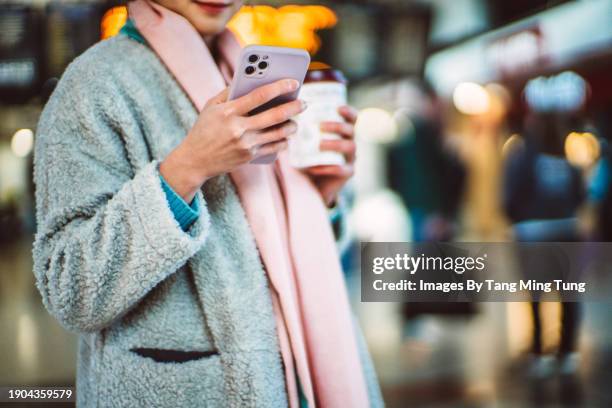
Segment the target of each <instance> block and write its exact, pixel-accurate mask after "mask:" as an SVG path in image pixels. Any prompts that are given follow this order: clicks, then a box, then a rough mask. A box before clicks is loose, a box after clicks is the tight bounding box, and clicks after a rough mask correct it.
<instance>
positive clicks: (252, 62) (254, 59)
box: [249, 54, 259, 64]
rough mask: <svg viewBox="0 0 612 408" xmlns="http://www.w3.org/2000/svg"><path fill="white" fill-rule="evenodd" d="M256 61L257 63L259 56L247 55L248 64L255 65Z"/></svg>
mask: <svg viewBox="0 0 612 408" xmlns="http://www.w3.org/2000/svg"><path fill="white" fill-rule="evenodd" d="M257 61H259V56H258V55H255V54H253V55H249V62H250V63H251V64H254V63H256V62H257Z"/></svg>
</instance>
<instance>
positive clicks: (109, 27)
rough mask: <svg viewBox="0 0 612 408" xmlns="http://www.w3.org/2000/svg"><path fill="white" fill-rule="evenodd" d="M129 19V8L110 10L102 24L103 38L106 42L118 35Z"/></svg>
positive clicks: (119, 7) (103, 18) (121, 7)
mask: <svg viewBox="0 0 612 408" xmlns="http://www.w3.org/2000/svg"><path fill="white" fill-rule="evenodd" d="M127 18H128V12H127V7H125V6H117V7H113V8H111V9H109V10H108V11H107V12H106V13H104V15H103V16H102V22H101V23H100V32H101V33H102V35H101V38H102V39H103V40H106V39H107V38H110V37H113V36H115V35H117V34H118V33H119V30H121V27H123V25H124V24H125V22H126V21H127Z"/></svg>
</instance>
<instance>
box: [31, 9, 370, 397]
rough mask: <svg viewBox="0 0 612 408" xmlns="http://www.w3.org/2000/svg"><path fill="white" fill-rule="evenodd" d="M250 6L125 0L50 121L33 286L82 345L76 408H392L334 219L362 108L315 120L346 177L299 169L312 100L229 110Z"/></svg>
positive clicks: (248, 101)
mask: <svg viewBox="0 0 612 408" xmlns="http://www.w3.org/2000/svg"><path fill="white" fill-rule="evenodd" d="M240 6H241V2H240V1H228V0H210V1H207V2H196V1H191V0H173V1H170V0H159V1H157V2H150V1H145V0H136V1H135V2H131V3H130V4H129V12H130V21H129V24H128V25H127V26H126V28H125V29H124V30H123V33H122V34H121V35H119V36H117V37H115V38H113V39H110V40H107V41H105V42H102V43H100V44H97V45H96V46H94V47H92V48H91V49H90V50H88V51H87V52H86V53H85V54H84V55H82V56H81V57H79V58H78V59H77V60H76V61H75V62H74V63H73V64H72V65H71V66H70V67H69V68H68V69H67V71H66V73H65V74H64V76H63V78H62V79H61V81H60V83H59V84H58V86H57V89H56V90H55V92H54V94H53V96H52V97H51V99H50V101H49V103H48V104H47V106H46V107H45V110H44V112H43V115H42V117H41V120H40V124H39V128H38V137H37V141H36V152H35V180H36V186H37V192H36V194H37V217H38V222H39V231H38V233H37V237H36V242H35V247H34V261H35V274H36V278H37V283H38V287H39V290H40V292H41V294H42V297H43V301H44V303H45V305H46V307H47V308H48V309H49V311H50V312H51V313H52V314H53V315H54V316H55V317H56V318H57V319H58V320H59V321H60V322H61V323H62V324H63V325H64V326H65V327H67V328H68V329H71V330H73V331H76V332H78V333H80V342H79V359H78V378H77V396H78V403H79V405H81V406H104V407H106V406H122V407H123V406H212V407H215V406H231V407H237V406H252V407H276V406H279V407H280V406H291V407H297V406H309V407H315V406H322V407H336V406H343V407H345V406H350V407H359V406H379V405H382V402H381V399H380V392H379V389H378V385H377V383H376V379H375V376H374V374H373V370H372V367H371V364H370V361H369V358H368V355H367V351H366V349H365V348H364V344H363V342H362V340H361V339H360V337H359V335H355V332H353V323H352V321H351V317H350V312H349V308H348V302H347V298H346V293H345V291H344V287H343V281H342V276H341V273H340V268H339V265H338V260H337V254H336V250H335V246H334V241H333V235H332V233H331V228H330V225H329V220H328V218H327V217H328V214H327V213H326V210H325V207H328V208H332V207H334V205H335V203H336V200H337V197H338V193H339V190H340V189H341V187H342V186H343V185H344V183H345V182H346V181H347V179H348V178H349V177H350V175H351V173H352V170H351V168H352V162H353V161H354V152H355V144H354V142H353V140H352V138H353V125H352V124H353V122H354V121H355V113H354V110H353V109H351V108H349V107H344V108H342V109H341V110H340V113H341V115H342V116H343V117H344V118H345V120H346V122H343V123H326V124H323V125H322V126H323V127H324V128H325V130H327V131H331V132H335V133H338V134H339V135H340V136H342V138H341V140H338V141H333V142H329V141H328V142H324V143H322V145H321V147H322V148H323V149H328V150H334V151H338V152H341V153H343V154H345V156H346V158H347V163H348V164H347V165H346V166H342V167H330V166H327V167H318V168H312V169H310V170H308V171H307V172H306V173H301V172H299V171H297V170H296V169H293V168H291V167H290V166H289V165H288V164H287V160H286V157H285V156H284V154H283V153H282V151H283V150H284V149H285V147H286V145H287V138H288V137H290V136H291V135H292V134H293V133H294V132H295V130H296V129H295V124H294V123H293V122H291V120H290V118H291V117H293V116H295V115H297V114H299V113H300V112H301V111H302V110H303V109H304V108H305V107H304V105H303V104H302V102H301V101H295V102H290V103H287V104H284V105H282V106H279V107H276V108H274V109H270V110H268V111H266V112H263V113H260V114H258V115H255V116H251V117H249V116H247V113H248V112H249V111H251V110H252V109H253V108H255V107H257V106H259V105H262V104H263V103H265V102H266V101H269V100H271V99H273V98H275V97H276V96H278V95H281V94H284V93H288V92H291V91H292V90H294V89H295V88H296V86H297V84H296V83H295V82H294V81H291V80H284V81H279V82H277V83H274V84H271V85H268V86H265V87H262V88H259V89H257V90H256V91H254V92H252V93H251V94H249V95H246V96H245V97H243V98H240V99H237V100H235V101H227V92H226V91H225V90H224V88H225V86H226V84H227V82H228V80H229V79H230V78H231V68H232V66H231V65H232V63H233V61H235V58H236V56H237V52H238V51H239V50H238V47H236V46H235V45H236V42H235V40H234V39H233V37H232V36H231V34H230V33H229V32H228V31H225V30H224V27H225V24H226V23H227V21H228V20H229V19H230V17H231V16H232V15H233V14H234V13H235V12H236V11H237V10H238V9H239V7H240ZM277 152H280V153H281V155H280V158H279V160H277V162H276V163H275V164H274V165H270V166H263V165H252V164H248V163H249V162H250V161H252V160H253V159H255V158H257V157H259V156H263V155H267V154H270V153H277Z"/></svg>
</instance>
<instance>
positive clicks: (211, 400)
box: [98, 347, 224, 407]
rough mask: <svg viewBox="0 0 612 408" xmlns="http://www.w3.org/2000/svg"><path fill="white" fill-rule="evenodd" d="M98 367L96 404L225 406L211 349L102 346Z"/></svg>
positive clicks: (215, 356) (220, 372)
mask: <svg viewBox="0 0 612 408" xmlns="http://www.w3.org/2000/svg"><path fill="white" fill-rule="evenodd" d="M159 351H162V353H159ZM98 372H99V375H100V382H99V387H98V406H104V407H126V406H146V407H223V406H224V373H223V367H222V364H221V359H220V357H219V355H218V353H216V352H204V351H201V352H179V351H177V350H163V349H161V350H160V349H146V348H134V349H130V350H126V349H119V348H117V347H105V350H104V358H103V362H102V366H101V367H99V371H98Z"/></svg>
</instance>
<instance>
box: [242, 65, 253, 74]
mask: <svg viewBox="0 0 612 408" xmlns="http://www.w3.org/2000/svg"><path fill="white" fill-rule="evenodd" d="M244 72H246V74H247V75H251V74H253V73H254V72H255V67H252V66H250V65H249V66H248V67H246V69H245V70H244Z"/></svg>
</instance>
